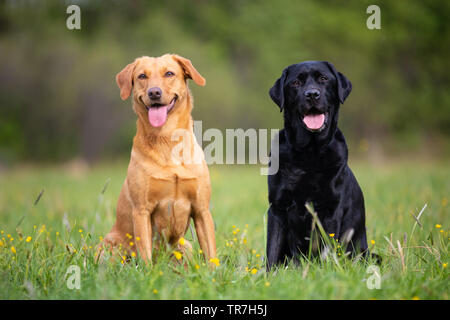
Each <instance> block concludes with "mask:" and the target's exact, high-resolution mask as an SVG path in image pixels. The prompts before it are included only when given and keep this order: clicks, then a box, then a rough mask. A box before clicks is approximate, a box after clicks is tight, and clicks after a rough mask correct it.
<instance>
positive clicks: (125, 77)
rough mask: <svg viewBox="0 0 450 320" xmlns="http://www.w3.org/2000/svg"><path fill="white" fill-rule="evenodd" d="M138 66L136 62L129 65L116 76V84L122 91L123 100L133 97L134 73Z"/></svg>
mask: <svg viewBox="0 0 450 320" xmlns="http://www.w3.org/2000/svg"><path fill="white" fill-rule="evenodd" d="M135 66H136V61H134V62H132V63H130V64H128V65H127V66H126V67H125V68H123V70H122V71H120V72H119V73H118V74H117V75H116V82H117V85H118V86H119V89H120V97H121V98H122V100H126V99H128V97H129V96H130V95H131V88H132V87H133V71H134V67H135Z"/></svg>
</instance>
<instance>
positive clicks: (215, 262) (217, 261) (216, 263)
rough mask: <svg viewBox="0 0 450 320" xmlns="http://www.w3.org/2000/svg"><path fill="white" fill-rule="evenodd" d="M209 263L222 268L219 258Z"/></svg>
mask: <svg viewBox="0 0 450 320" xmlns="http://www.w3.org/2000/svg"><path fill="white" fill-rule="evenodd" d="M209 262H211V263H214V264H215V265H216V266H217V267H218V266H220V260H219V259H218V258H211V259H209Z"/></svg>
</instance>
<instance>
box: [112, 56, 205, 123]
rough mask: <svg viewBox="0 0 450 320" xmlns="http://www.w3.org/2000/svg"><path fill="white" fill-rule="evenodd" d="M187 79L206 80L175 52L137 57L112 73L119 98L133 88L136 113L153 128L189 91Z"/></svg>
mask: <svg viewBox="0 0 450 320" xmlns="http://www.w3.org/2000/svg"><path fill="white" fill-rule="evenodd" d="M187 79H192V80H194V81H195V83H197V84H198V85H200V86H204V85H205V83H206V81H205V79H204V78H203V77H202V76H201V75H200V73H199V72H198V71H197V70H196V69H195V68H194V66H193V65H192V63H191V61H190V60H188V59H186V58H183V57H180V56H178V55H175V54H165V55H163V56H161V57H157V58H154V57H141V58H137V59H136V60H135V61H134V62H132V63H130V64H128V65H127V66H126V67H125V68H124V69H123V70H122V71H120V72H119V73H118V74H117V76H116V82H117V85H118V86H119V88H120V97H121V98H122V100H125V99H127V98H128V97H129V96H130V95H131V92H132V91H133V98H134V101H135V111H136V113H138V115H139V114H141V115H143V114H146V115H147V116H148V120H149V122H150V125H151V126H152V127H155V128H158V127H162V126H163V125H164V124H165V123H166V121H167V118H168V116H169V114H170V113H171V112H172V110H173V109H176V108H177V106H178V105H181V104H182V103H183V101H184V100H185V99H186V98H187V96H188V95H189V89H188V87H187V83H186V81H187Z"/></svg>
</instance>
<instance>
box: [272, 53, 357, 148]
mask: <svg viewBox="0 0 450 320" xmlns="http://www.w3.org/2000/svg"><path fill="white" fill-rule="evenodd" d="M351 90H352V84H351V83H350V81H349V80H348V79H347V78H346V77H345V76H344V75H343V74H342V73H340V72H338V71H337V70H336V69H335V67H334V66H333V65H332V64H331V63H329V62H326V61H306V62H302V63H299V64H294V65H291V66H289V67H287V68H286V69H284V70H283V73H282V75H281V77H280V78H279V79H278V80H277V81H276V82H275V84H274V85H273V87H272V88H271V89H270V92H269V94H270V97H271V98H272V100H273V101H274V102H275V103H276V104H277V105H278V106H279V107H280V110H281V111H284V120H285V128H286V130H287V132H288V134H289V135H291V136H292V138H294V139H295V140H296V141H297V142H300V143H301V144H306V143H307V142H309V141H310V140H311V138H312V137H313V136H315V139H317V140H323V139H327V138H328V137H330V136H331V135H333V134H334V132H335V130H336V128H337V118H338V111H339V105H340V104H341V103H343V102H344V100H345V99H346V98H347V96H348V95H349V94H350V91H351Z"/></svg>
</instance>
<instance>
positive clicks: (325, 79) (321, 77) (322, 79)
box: [319, 76, 328, 82]
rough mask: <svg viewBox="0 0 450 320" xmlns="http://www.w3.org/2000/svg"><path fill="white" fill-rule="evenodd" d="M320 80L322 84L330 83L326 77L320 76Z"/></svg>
mask: <svg viewBox="0 0 450 320" xmlns="http://www.w3.org/2000/svg"><path fill="white" fill-rule="evenodd" d="M319 80H320V81H322V82H325V81H328V78H327V77H325V76H320V77H319Z"/></svg>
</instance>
